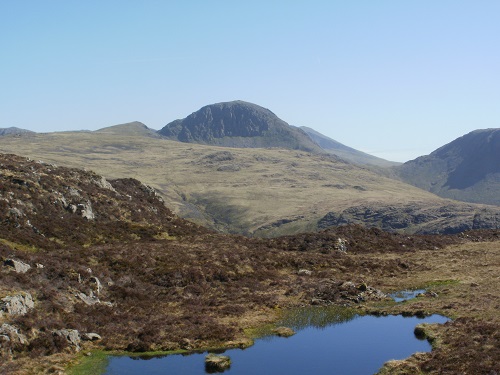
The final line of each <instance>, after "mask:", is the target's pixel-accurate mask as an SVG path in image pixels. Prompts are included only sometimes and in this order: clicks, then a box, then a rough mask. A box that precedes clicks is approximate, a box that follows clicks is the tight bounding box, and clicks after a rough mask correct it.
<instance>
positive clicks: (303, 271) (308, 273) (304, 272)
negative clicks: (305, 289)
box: [297, 269, 312, 276]
mask: <svg viewBox="0 0 500 375" xmlns="http://www.w3.org/2000/svg"><path fill="white" fill-rule="evenodd" d="M297 275H299V276H311V275H312V271H311V270H306V269H300V270H299V271H298V272H297Z"/></svg>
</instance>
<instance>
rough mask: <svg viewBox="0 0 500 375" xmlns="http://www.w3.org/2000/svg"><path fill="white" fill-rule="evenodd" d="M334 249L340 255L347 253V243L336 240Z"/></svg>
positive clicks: (342, 240)
mask: <svg viewBox="0 0 500 375" xmlns="http://www.w3.org/2000/svg"><path fill="white" fill-rule="evenodd" d="M334 248H335V250H337V251H339V252H341V253H347V241H346V240H344V239H342V238H337V242H336V243H335V245H334Z"/></svg>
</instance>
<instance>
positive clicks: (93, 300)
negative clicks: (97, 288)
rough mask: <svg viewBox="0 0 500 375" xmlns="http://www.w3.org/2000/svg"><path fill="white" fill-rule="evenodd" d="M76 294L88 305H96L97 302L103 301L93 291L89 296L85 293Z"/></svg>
mask: <svg viewBox="0 0 500 375" xmlns="http://www.w3.org/2000/svg"><path fill="white" fill-rule="evenodd" d="M76 296H77V297H78V298H80V299H81V300H82V301H83V302H84V303H85V304H86V305H89V306H92V305H95V304H96V303H100V302H101V301H100V300H99V298H97V297H96V296H94V294H93V293H91V295H89V296H87V295H86V294H85V293H81V292H79V293H76Z"/></svg>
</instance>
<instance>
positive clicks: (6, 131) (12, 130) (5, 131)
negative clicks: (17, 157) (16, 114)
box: [0, 126, 34, 136]
mask: <svg viewBox="0 0 500 375" xmlns="http://www.w3.org/2000/svg"><path fill="white" fill-rule="evenodd" d="M27 133H34V132H32V131H31V130H26V129H21V128H16V127H15V126H11V127H9V128H0V136H3V135H19V134H27Z"/></svg>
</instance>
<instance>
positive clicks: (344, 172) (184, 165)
mask: <svg viewBox="0 0 500 375" xmlns="http://www.w3.org/2000/svg"><path fill="white" fill-rule="evenodd" d="M2 149H3V150H8V151H10V152H16V151H17V150H20V149H22V150H23V152H24V153H25V154H26V155H27V156H29V157H31V158H33V159H35V160H39V159H41V160H45V161H47V162H51V163H56V164H62V165H67V166H71V167H80V168H88V169H92V170H95V171H97V172H98V173H100V174H102V175H104V176H106V177H107V178H123V177H128V176H130V177H134V178H137V179H139V180H141V181H144V182H145V183H147V184H148V185H151V186H153V187H154V188H155V189H157V191H158V192H160V193H161V194H162V196H163V198H164V199H165V201H166V202H167V205H168V206H169V207H171V208H172V209H173V210H174V212H175V213H176V214H179V215H180V216H181V217H183V218H187V219H189V220H192V221H194V222H196V223H199V224H203V225H205V226H208V227H210V228H214V229H217V230H219V231H222V232H226V233H239V234H245V235H251V236H265V237H272V236H278V235H282V234H293V233H299V232H307V231H315V230H317V229H318V228H320V227H321V228H326V227H328V226H329V225H338V224H345V222H356V223H364V224H365V225H367V226H376V227H380V228H384V229H387V230H393V231H400V232H406V233H416V232H418V233H428V232H433V233H434V232H444V231H446V232H453V231H459V230H460V228H464V229H467V228H497V227H498V225H499V224H498V213H499V212H500V208H499V207H494V206H484V205H472V204H466V203H460V202H452V201H449V200H445V199H442V198H439V197H437V196H436V195H433V194H431V193H429V192H426V191H423V190H421V189H418V188H415V187H413V186H411V185H408V184H405V183H403V182H400V181H396V180H393V179H389V178H386V177H383V176H381V175H380V174H377V173H374V172H373V171H370V170H369V169H366V168H362V167H359V166H356V165H354V164H350V163H346V162H344V161H342V160H339V159H336V158H334V157H333V156H328V155H317V154H310V153H306V152H301V151H296V150H295V151H294V150H285V149H254V148H221V147H216V146H208V145H199V144H187V143H182V142H174V141H169V140H165V139H154V138H151V137H147V136H144V137H143V136H136V135H123V134H121V135H117V134H108V133H102V132H99V133H97V132H85V133H82V132H79V133H77V132H74V133H51V134H37V135H36V136H30V137H26V138H23V137H20V138H9V139H8V140H7V139H4V140H3V141H2ZM389 207H390V209H388V208H389ZM370 210H371V211H370ZM370 212H374V214H370ZM424 212H425V215H422V213H424ZM340 217H342V218H340ZM339 218H340V219H339ZM440 218H441V219H440Z"/></svg>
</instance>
